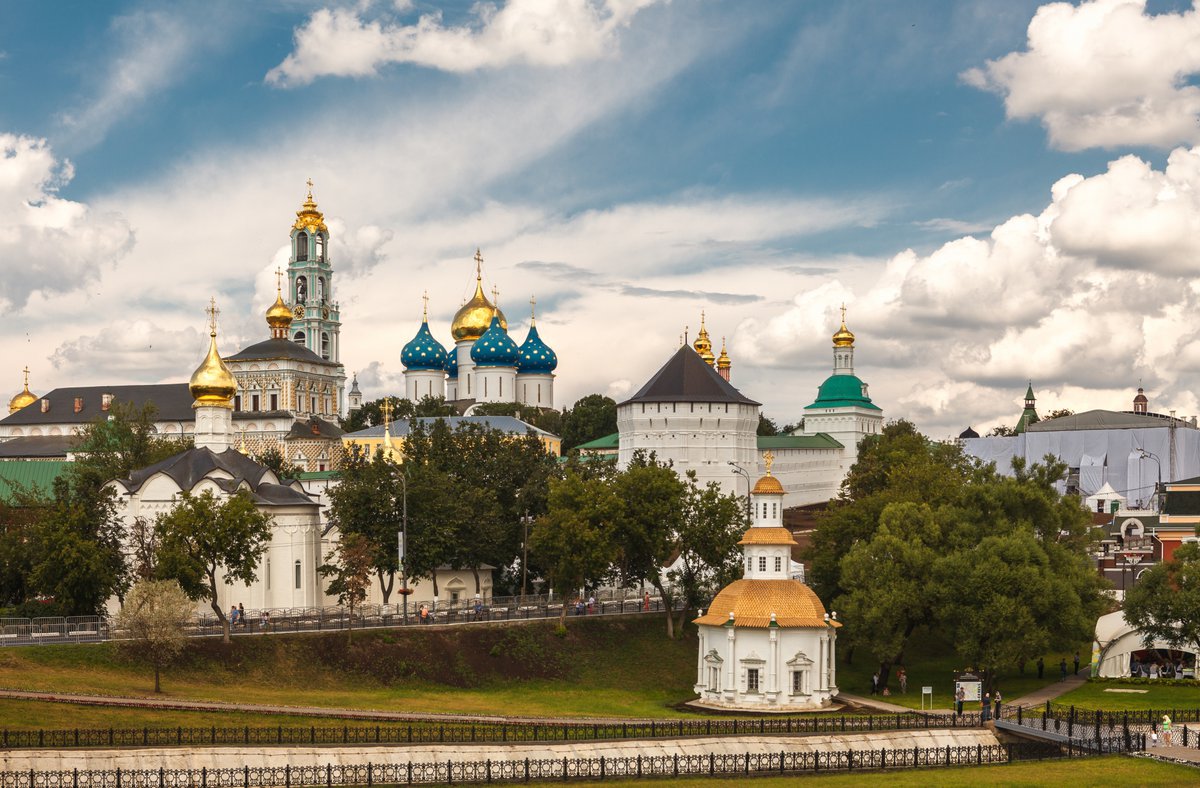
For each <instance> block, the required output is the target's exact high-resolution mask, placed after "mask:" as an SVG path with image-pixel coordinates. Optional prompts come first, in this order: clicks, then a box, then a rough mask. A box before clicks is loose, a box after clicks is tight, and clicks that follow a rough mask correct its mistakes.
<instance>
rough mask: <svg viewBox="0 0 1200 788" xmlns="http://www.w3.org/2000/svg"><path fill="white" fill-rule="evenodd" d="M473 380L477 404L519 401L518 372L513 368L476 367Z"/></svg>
mask: <svg viewBox="0 0 1200 788" xmlns="http://www.w3.org/2000/svg"><path fill="white" fill-rule="evenodd" d="M459 374H460V375H461V374H462V373H461V372H460V373H459ZM472 378H473V379H474V380H473V382H472V386H471V392H472V393H471V396H472V397H473V398H474V399H475V401H476V402H515V401H516V400H517V371H516V369H514V368H513V367H475V371H474V372H473V373H472Z"/></svg>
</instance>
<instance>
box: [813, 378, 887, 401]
mask: <svg viewBox="0 0 1200 788" xmlns="http://www.w3.org/2000/svg"><path fill="white" fill-rule="evenodd" d="M865 390H866V385H865V384H864V383H863V382H862V380H860V379H859V378H858V376H857V375H830V376H829V377H828V378H826V379H825V382H824V383H822V384H821V388H819V389H817V399H816V401H815V402H813V404H811V405H806V406H805V407H804V409H805V410H820V409H822V408H866V409H867V410H879V409H880V408H879V406H878V405H876V404H875V403H873V402H871V398H870V397H868V396H867V395H866V393H865Z"/></svg>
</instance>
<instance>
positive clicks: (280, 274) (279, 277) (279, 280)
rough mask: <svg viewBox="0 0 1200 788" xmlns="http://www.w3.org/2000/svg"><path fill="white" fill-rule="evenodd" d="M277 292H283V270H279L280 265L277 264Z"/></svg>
mask: <svg viewBox="0 0 1200 788" xmlns="http://www.w3.org/2000/svg"><path fill="white" fill-rule="evenodd" d="M275 294H276V295H282V294H283V271H280V270H279V266H275Z"/></svg>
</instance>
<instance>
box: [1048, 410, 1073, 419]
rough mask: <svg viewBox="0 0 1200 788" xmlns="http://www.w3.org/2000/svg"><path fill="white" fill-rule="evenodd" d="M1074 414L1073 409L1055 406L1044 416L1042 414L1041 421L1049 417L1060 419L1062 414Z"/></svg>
mask: <svg viewBox="0 0 1200 788" xmlns="http://www.w3.org/2000/svg"><path fill="white" fill-rule="evenodd" d="M1074 415H1075V411H1073V410H1071V409H1070V408H1055V409H1054V410H1052V411H1050V412H1049V413H1047V414H1046V415H1045V416H1043V417H1042V421H1049V420H1050V419H1061V418H1063V417H1064V416H1074Z"/></svg>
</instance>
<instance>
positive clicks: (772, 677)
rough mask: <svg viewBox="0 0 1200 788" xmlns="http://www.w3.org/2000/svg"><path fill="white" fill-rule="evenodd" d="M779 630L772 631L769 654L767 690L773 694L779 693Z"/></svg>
mask: <svg viewBox="0 0 1200 788" xmlns="http://www.w3.org/2000/svg"><path fill="white" fill-rule="evenodd" d="M778 674H779V630H778V629H774V628H772V629H771V649H770V651H768V652H767V675H768V679H767V689H768V690H769V691H770V692H771V693H772V694H774V693H777V692H779V678H778Z"/></svg>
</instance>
